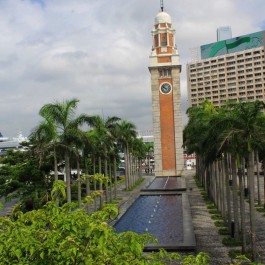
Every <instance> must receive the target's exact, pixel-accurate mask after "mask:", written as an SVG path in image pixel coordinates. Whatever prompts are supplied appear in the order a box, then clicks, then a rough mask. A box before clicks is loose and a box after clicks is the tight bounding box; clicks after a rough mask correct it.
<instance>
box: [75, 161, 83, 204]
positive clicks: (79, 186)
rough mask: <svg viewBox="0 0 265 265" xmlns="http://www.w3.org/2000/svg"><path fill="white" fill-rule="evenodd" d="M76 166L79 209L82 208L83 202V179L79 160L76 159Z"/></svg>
mask: <svg viewBox="0 0 265 265" xmlns="http://www.w3.org/2000/svg"><path fill="white" fill-rule="evenodd" d="M76 164H77V198H78V208H81V200H82V198H81V197H82V195H81V178H80V164H79V159H78V158H77V159H76Z"/></svg>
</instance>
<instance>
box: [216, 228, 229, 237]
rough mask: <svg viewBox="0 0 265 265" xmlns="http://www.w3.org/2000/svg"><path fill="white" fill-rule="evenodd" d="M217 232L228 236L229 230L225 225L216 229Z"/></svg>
mask: <svg viewBox="0 0 265 265" xmlns="http://www.w3.org/2000/svg"><path fill="white" fill-rule="evenodd" d="M218 234H219V235H222V236H229V231H228V228H227V227H222V228H220V229H219V230H218Z"/></svg>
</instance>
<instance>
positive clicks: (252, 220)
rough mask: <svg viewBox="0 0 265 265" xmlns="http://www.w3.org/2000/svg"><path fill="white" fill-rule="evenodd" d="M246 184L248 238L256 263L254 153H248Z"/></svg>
mask: <svg viewBox="0 0 265 265" xmlns="http://www.w3.org/2000/svg"><path fill="white" fill-rule="evenodd" d="M248 183H249V209H250V238H251V251H252V260H253V261H256V258H257V246H256V223H255V201H254V198H255V189H254V152H253V151H252V152H249V153H248Z"/></svg>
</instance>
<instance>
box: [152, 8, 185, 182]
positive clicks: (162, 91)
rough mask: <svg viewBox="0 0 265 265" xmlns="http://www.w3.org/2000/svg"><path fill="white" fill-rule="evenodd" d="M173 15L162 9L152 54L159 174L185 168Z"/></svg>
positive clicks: (153, 104)
mask: <svg viewBox="0 0 265 265" xmlns="http://www.w3.org/2000/svg"><path fill="white" fill-rule="evenodd" d="M174 35H175V30H174V29H173V28H172V22H171V17H170V15H169V14H167V13H166V12H164V10H163V5H162V4H161V12H159V13H158V14H157V16H156V18H155V24H154V27H153V30H152V37H153V47H152V53H151V56H150V66H149V71H150V74H151V90H152V112H153V130H154V156H155V175H156V176H165V177H166V176H181V175H182V173H183V169H184V158H183V149H182V144H183V136H182V116H181V96H180V72H181V65H180V63H179V54H178V50H177V47H176V45H175V38H174Z"/></svg>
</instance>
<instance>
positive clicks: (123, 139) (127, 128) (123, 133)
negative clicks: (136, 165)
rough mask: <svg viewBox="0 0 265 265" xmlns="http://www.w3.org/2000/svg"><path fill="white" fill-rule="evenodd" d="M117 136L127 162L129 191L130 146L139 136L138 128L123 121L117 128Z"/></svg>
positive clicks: (128, 186) (128, 185) (126, 170)
mask: <svg viewBox="0 0 265 265" xmlns="http://www.w3.org/2000/svg"><path fill="white" fill-rule="evenodd" d="M116 129H117V130H118V131H117V135H119V138H118V141H119V143H120V144H121V146H122V147H123V150H124V160H125V175H126V179H125V181H126V189H127V190H128V189H129V188H130V186H131V180H130V167H131V164H130V144H131V142H132V139H134V138H135V137H136V136H137V132H136V126H135V125H134V124H133V123H131V122H128V121H126V120H122V121H121V122H120V123H119V125H118V126H117V128H116Z"/></svg>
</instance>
